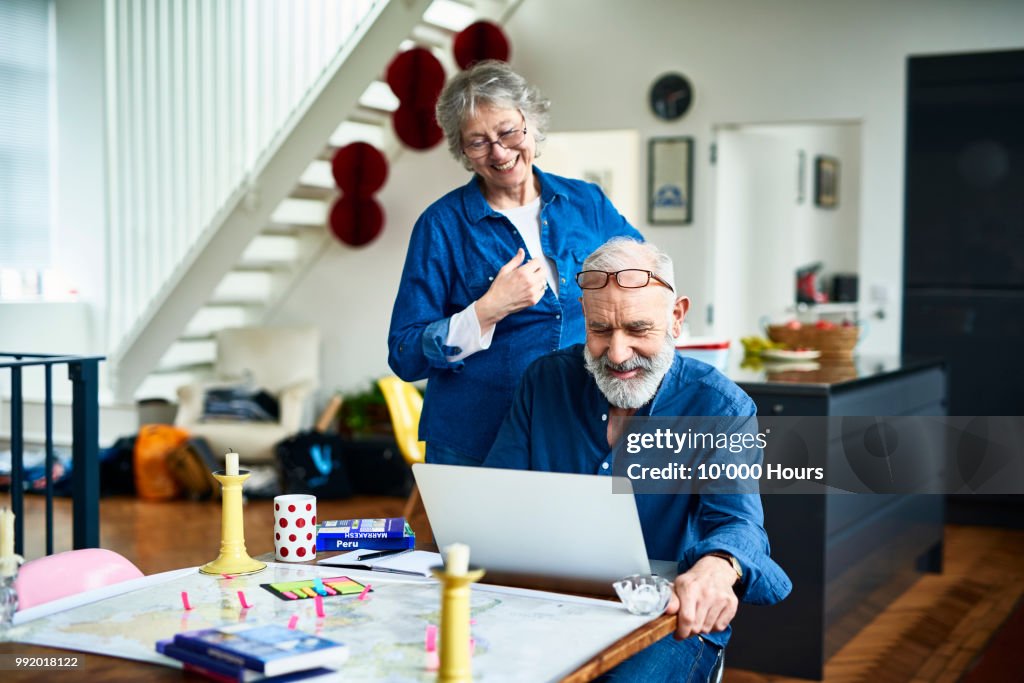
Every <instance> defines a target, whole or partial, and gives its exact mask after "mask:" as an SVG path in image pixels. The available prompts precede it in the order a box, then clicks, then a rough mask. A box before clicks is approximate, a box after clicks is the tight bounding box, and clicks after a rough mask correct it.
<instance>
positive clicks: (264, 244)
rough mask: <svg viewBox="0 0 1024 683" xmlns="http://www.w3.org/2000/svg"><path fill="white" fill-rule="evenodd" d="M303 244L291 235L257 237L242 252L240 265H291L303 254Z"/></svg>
mask: <svg viewBox="0 0 1024 683" xmlns="http://www.w3.org/2000/svg"><path fill="white" fill-rule="evenodd" d="M301 242H302V240H301V239H299V238H298V237H294V236H290V235H257V236H256V237H255V238H254V239H253V241H252V242H250V243H249V246H248V247H246V248H245V251H244V252H242V259H241V263H240V264H239V265H248V264H252V263H282V264H290V263H292V262H293V261H294V260H295V259H297V258H298V257H299V255H300V254H301Z"/></svg>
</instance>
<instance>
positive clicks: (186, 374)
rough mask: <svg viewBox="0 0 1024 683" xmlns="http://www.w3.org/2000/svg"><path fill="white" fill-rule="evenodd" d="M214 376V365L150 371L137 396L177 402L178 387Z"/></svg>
mask: <svg viewBox="0 0 1024 683" xmlns="http://www.w3.org/2000/svg"><path fill="white" fill-rule="evenodd" d="M213 377H214V370H213V366H212V365H202V366H193V367H192V368H175V369H173V370H165V371H162V372H159V371H158V372H152V373H150V374H149V375H148V376H147V377H146V379H145V380H143V382H142V384H140V385H139V388H138V389H137V390H136V391H135V397H136V398H140V399H141V398H165V399H167V400H169V401H173V402H177V400H178V387H180V386H182V385H185V384H191V383H193V382H208V381H211V380H212V379H213Z"/></svg>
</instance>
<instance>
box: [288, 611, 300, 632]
mask: <svg viewBox="0 0 1024 683" xmlns="http://www.w3.org/2000/svg"><path fill="white" fill-rule="evenodd" d="M298 623H299V617H298V615H295V614H293V615H292V618H291V619H289V620H288V628H290V629H294V628H295V627H296V626H297V625H298Z"/></svg>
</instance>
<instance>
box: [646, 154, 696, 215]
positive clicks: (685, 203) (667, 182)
mask: <svg viewBox="0 0 1024 683" xmlns="http://www.w3.org/2000/svg"><path fill="white" fill-rule="evenodd" d="M692 197H693V138H680V137H671V138H651V139H650V140H649V141H648V143H647V222H648V223H650V224H651V225H689V224H690V223H692V222H693V200H692Z"/></svg>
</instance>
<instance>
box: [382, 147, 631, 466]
mask: <svg viewBox="0 0 1024 683" xmlns="http://www.w3.org/2000/svg"><path fill="white" fill-rule="evenodd" d="M533 170H534V173H535V174H536V176H537V178H538V179H539V181H540V196H541V212H540V240H541V245H542V246H543V249H544V253H545V254H546V255H547V256H548V257H550V258H551V259H553V260H554V262H555V264H556V266H557V268H558V272H557V276H558V288H559V294H558V296H557V297H556V296H555V293H554V292H553V291H552V290H551V289H550V288H549V289H548V290H547V291H545V293H544V296H543V298H542V299H541V300H540V301H539V302H538V303H537V304H536V305H534V306H532V307H530V308H527V309H525V310H522V311H519V312H518V313H514V314H512V315H510V316H508V317H507V318H505V319H504V320H502V321H501V322H499V323H498V324H497V328H496V329H495V332H494V339H493V340H492V342H491V346H490V348H489V349H486V350H483V351H479V352H477V353H475V354H473V355H471V356H469V357H467V358H465V359H463V360H461V361H457V362H454V363H450V362H448V360H447V356H454V355H456V354H457V353H459V349H455V348H451V347H447V346H444V341H445V340H446V339H447V337H448V323H449V321H450V319H451V316H452V315H454V314H455V313H458V312H459V311H461V310H463V309H464V308H466V307H467V306H469V305H470V304H471V303H473V302H474V301H476V300H477V299H479V298H480V297H481V296H483V294H484V293H485V292H486V291H487V289H488V288H489V287H490V286H491V282H492V281H493V279H494V276H495V275H496V274H497V272H498V270H499V269H500V268H501V267H502V266H503V265H504V264H505V263H507V262H508V261H509V260H510V259H511V258H512V257H513V256H515V253H516V251H517V250H519V249H523V250H524V251H526V252H527V255H528V258H538V257H539V256H540V255H538V254H529V251H528V250H527V248H526V244H525V243H524V242H523V238H522V237H521V236H520V235H519V232H518V231H517V230H516V229H515V227H514V226H513V225H512V223H511V221H509V220H508V219H507V218H506V217H505V216H503V215H502V214H500V213H498V212H497V211H495V210H494V209H492V208H491V207H490V205H489V204H488V203H487V201H486V200H485V199H484V196H483V193H482V192H481V190H480V186H479V182H480V181H479V180H478V179H477V178H476V176H474V177H473V178H472V179H471V180H470V181H469V182H468V183H467V184H466V185H464V186H463V187H461V188H458V189H456V190H453V191H452V192H449V193H448V194H446V195H445V196H444V197H442V198H441V199H439V200H437V201H436V202H434V203H433V204H432V205H431V206H430V207H429V208H427V210H426V211H424V212H423V215H421V216H420V218H419V220H418V221H417V222H416V225H415V227H414V228H413V231H412V236H411V237H410V239H409V251H408V253H407V254H406V258H405V268H404V270H403V271H402V280H401V283H400V284H399V288H398V296H397V298H396V299H395V306H394V309H393V310H392V313H391V330H390V332H389V334H388V351H389V353H388V364H389V365H390V366H391V369H392V370H393V371H394V372H395V374H397V375H398V376H399V377H401V378H402V379H403V380H406V381H407V382H412V381H415V380H420V379H424V378H428V379H429V382H428V383H427V391H426V396H425V397H424V404H423V414H422V415H421V416H420V439H422V440H424V441H427V442H430V443H432V444H435V445H437V446H441V447H443V448H447V449H450V450H452V451H455V452H457V453H459V454H462V455H464V456H466V457H468V458H470V459H472V460H475V461H478V462H479V461H482V460H483V459H484V457H485V456H486V455H487V453H488V451H489V450H490V448H491V444H492V443H493V442H494V438H495V436H496V435H497V433H498V427H499V426H500V425H501V420H502V418H504V416H505V413H506V412H507V411H508V408H509V406H510V405H511V402H512V395H513V393H514V392H515V389H516V385H517V384H518V383H519V378H520V377H521V376H522V374H523V371H525V370H526V367H527V366H528V365H529V364H530V363H531V362H532V361H533V360H534V359H535V358H537V357H539V356H541V355H543V354H545V353H549V352H551V351H555V350H557V349H560V348H563V347H565V346H570V345H572V344H578V343H580V342H583V341H584V340H585V330H584V324H583V310H582V307H581V306H580V302H579V297H580V289H579V286H578V285H577V284H576V273H578V272H579V271H580V266H581V264H582V263H583V260H584V259H585V258H586V257H587V256H588V255H590V253H591V252H592V251H594V250H595V249H597V247H599V246H601V245H602V244H604V243H605V242H606V241H607V240H609V239H610V238H612V237H615V236H618V235H625V236H630V237H635V238H637V239H640V240H642V239H643V238H642V237H641V235H640V233H639V232H637V231H636V229H634V228H633V227H632V226H631V225H630V224H629V223H628V222H627V221H626V219H625V218H623V217H622V216H621V215H620V214H619V212H618V211H617V210H616V209H615V207H614V206H612V204H611V202H610V201H608V199H607V197H605V195H604V193H603V192H602V191H601V189H600V188H599V187H598V186H597V185H594V184H592V183H587V182H583V181H580V180H572V179H569V178H562V177H559V176H556V175H553V174H549V173H543V172H542V171H541V170H540V169H538V168H536V167H534V169H533Z"/></svg>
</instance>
